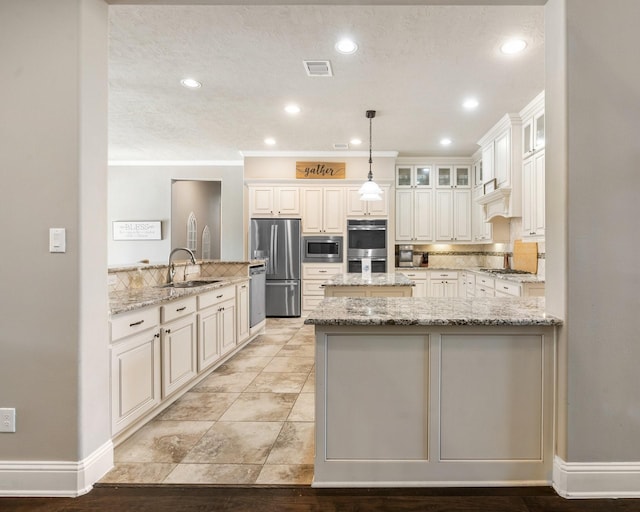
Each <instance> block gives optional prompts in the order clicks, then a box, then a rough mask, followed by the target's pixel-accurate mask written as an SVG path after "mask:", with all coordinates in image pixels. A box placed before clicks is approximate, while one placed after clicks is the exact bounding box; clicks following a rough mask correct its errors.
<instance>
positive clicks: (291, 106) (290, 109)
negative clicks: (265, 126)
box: [284, 103, 300, 114]
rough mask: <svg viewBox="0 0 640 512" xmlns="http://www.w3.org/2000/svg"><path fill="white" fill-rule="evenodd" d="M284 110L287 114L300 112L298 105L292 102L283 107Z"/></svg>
mask: <svg viewBox="0 0 640 512" xmlns="http://www.w3.org/2000/svg"><path fill="white" fill-rule="evenodd" d="M284 110H285V112H286V113H287V114H299V113H300V107H299V106H298V105H294V104H293V103H291V104H289V105H287V106H286V107H284Z"/></svg>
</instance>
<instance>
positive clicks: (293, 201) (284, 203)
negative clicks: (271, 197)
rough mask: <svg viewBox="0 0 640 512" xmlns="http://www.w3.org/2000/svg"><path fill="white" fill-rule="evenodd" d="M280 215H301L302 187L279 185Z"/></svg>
mask: <svg viewBox="0 0 640 512" xmlns="http://www.w3.org/2000/svg"><path fill="white" fill-rule="evenodd" d="M276 193H277V197H278V202H277V204H278V212H277V213H278V215H281V216H283V217H287V216H289V215H300V189H299V188H298V187H278V188H277V189H276Z"/></svg>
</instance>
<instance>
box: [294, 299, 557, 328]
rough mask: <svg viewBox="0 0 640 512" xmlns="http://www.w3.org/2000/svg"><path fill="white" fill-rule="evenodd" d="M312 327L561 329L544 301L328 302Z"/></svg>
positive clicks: (313, 315)
mask: <svg viewBox="0 0 640 512" xmlns="http://www.w3.org/2000/svg"><path fill="white" fill-rule="evenodd" d="M305 323H306V324H313V325H492V326H493V325H505V326H507V325H522V326H525V325H539V326H553V325H559V324H560V323H561V321H560V320H559V319H557V318H555V317H553V316H550V315H547V314H546V313H545V310H544V298H541V297H532V298H504V299H501V298H493V297H492V298H469V299H455V298H423V297H385V298H359V297H353V298H344V297H340V298H339V297H329V298H325V299H324V300H323V301H322V302H321V303H320V304H319V305H318V307H317V308H316V309H314V310H313V311H312V312H311V313H310V314H309V316H308V317H307V319H306V320H305Z"/></svg>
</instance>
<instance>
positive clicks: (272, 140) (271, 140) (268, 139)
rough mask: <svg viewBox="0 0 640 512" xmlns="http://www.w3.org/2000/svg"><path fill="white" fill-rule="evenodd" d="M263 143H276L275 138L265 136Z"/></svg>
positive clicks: (271, 144)
mask: <svg viewBox="0 0 640 512" xmlns="http://www.w3.org/2000/svg"><path fill="white" fill-rule="evenodd" d="M264 143H265V144H266V145H267V146H273V145H274V144H275V143H276V139H274V138H273V137H267V138H266V139H264Z"/></svg>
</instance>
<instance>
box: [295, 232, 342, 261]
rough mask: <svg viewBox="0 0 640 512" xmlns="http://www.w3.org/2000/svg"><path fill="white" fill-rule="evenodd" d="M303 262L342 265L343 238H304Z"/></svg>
mask: <svg viewBox="0 0 640 512" xmlns="http://www.w3.org/2000/svg"><path fill="white" fill-rule="evenodd" d="M302 261H304V262H305V263H313V262H315V263H342V237H341V236H305V237H303V240H302Z"/></svg>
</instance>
